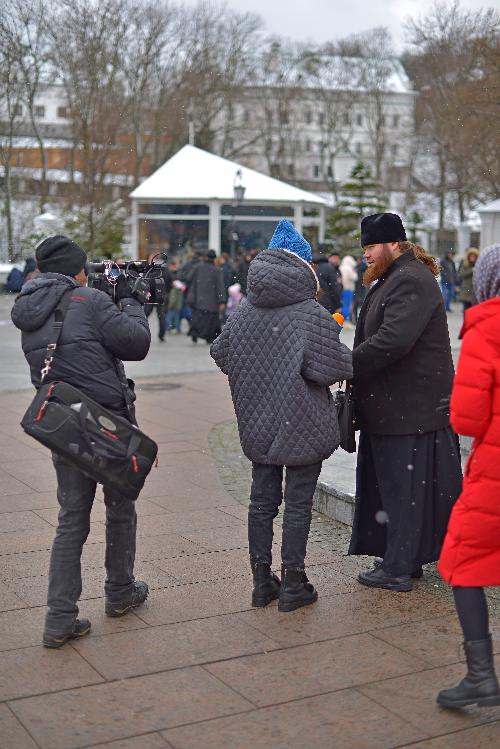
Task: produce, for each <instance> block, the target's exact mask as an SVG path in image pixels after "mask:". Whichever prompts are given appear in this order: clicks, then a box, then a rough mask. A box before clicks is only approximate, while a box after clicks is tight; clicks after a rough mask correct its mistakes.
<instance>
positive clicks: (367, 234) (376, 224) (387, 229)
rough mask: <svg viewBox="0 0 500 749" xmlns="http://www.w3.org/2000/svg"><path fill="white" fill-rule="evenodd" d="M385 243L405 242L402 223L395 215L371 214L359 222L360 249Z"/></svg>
mask: <svg viewBox="0 0 500 749" xmlns="http://www.w3.org/2000/svg"><path fill="white" fill-rule="evenodd" d="M386 242H406V232H405V228H404V226H403V222H402V221H401V219H400V217H399V216H398V214H397V213H373V214H372V215H371V216H365V218H364V219H363V220H362V221H361V247H366V246H367V245H369V244H385V243H386Z"/></svg>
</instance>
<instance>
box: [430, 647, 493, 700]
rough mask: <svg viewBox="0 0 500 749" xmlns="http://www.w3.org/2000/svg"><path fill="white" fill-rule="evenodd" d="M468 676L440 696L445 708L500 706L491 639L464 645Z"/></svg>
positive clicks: (444, 690)
mask: <svg viewBox="0 0 500 749" xmlns="http://www.w3.org/2000/svg"><path fill="white" fill-rule="evenodd" d="M464 650H465V657H466V659H467V675H466V676H465V678H464V679H462V681H461V682H460V684H458V686H456V687H452V688H451V689H443V690H442V691H441V692H439V694H438V696H437V701H438V703H439V704H440V705H442V707H451V708H458V707H465V706H466V705H478V706H479V707H486V706H489V705H500V690H499V688H498V679H497V676H496V674H495V664H494V662H493V645H492V642H491V635H488V637H487V638H486V640H472V641H470V642H464Z"/></svg>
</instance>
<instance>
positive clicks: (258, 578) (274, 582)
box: [251, 562, 281, 608]
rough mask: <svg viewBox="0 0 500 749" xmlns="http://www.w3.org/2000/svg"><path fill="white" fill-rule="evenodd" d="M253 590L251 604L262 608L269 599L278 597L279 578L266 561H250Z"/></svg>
mask: <svg viewBox="0 0 500 749" xmlns="http://www.w3.org/2000/svg"><path fill="white" fill-rule="evenodd" d="M251 564H252V573H253V591H252V606H258V607H259V608H262V607H263V606H267V604H268V603H271V601H275V600H276V599H277V598H279V594H280V585H281V583H280V579H279V577H278V576H277V575H275V574H274V572H271V565H270V564H267V562H252V563H251Z"/></svg>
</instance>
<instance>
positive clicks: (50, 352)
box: [40, 289, 74, 383]
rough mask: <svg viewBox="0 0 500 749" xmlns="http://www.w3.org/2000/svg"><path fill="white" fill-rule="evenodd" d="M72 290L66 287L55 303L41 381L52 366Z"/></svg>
mask: <svg viewBox="0 0 500 749" xmlns="http://www.w3.org/2000/svg"><path fill="white" fill-rule="evenodd" d="M73 291H74V289H68V290H67V291H65V292H64V294H63V295H62V297H61V298H60V300H59V304H58V305H57V307H56V309H55V311H54V320H53V322H52V330H51V332H50V335H49V342H48V343H47V351H46V352H45V359H44V365H45V366H44V367H42V369H41V371H40V375H41V380H40V382H41V383H43V382H44V380H45V378H46V377H47V375H48V374H49V372H50V369H51V367H52V362H53V361H54V354H55V351H56V349H57V344H58V343H59V338H60V337H61V333H62V327H63V323H64V317H65V315H66V311H67V309H68V307H69V303H70V302H71V294H72V293H73Z"/></svg>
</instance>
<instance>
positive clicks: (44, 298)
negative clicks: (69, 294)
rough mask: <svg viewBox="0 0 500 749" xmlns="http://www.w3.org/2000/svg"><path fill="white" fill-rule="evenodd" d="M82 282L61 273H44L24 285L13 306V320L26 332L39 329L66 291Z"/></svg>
mask: <svg viewBox="0 0 500 749" xmlns="http://www.w3.org/2000/svg"><path fill="white" fill-rule="evenodd" d="M79 285H80V284H79V283H78V282H77V281H75V280H74V279H73V278H71V277H70V276H63V275H62V274H60V273H42V274H41V275H40V276H38V277H37V278H34V279H33V280H32V281H28V283H27V284H25V286H23V288H22V290H21V292H20V293H19V295H18V296H17V298H16V301H15V303H14V306H13V307H12V312H11V318H12V322H13V323H14V325H15V326H16V328H19V329H20V330H23V331H24V332H29V331H32V330H38V328H41V327H42V325H43V324H44V323H45V321H46V320H47V318H48V317H49V316H50V315H51V314H52V312H53V311H54V309H55V308H56V307H57V305H58V304H59V301H60V299H61V297H62V295H63V294H64V292H65V291H67V290H68V289H72V288H77V287H78V286H79Z"/></svg>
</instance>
